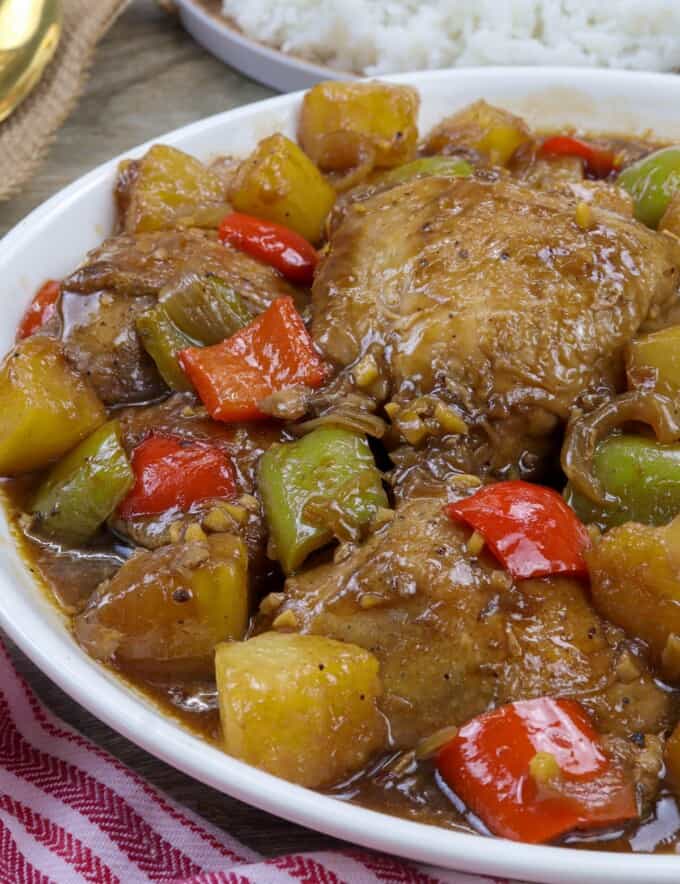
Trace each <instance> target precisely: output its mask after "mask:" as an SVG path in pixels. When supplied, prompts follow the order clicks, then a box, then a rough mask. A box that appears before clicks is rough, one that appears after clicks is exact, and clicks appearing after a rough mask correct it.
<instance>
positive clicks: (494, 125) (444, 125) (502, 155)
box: [425, 100, 531, 166]
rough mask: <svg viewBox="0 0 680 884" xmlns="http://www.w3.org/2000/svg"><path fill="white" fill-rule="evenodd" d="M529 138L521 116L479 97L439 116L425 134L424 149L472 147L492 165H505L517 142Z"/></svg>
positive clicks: (445, 150)
mask: <svg viewBox="0 0 680 884" xmlns="http://www.w3.org/2000/svg"><path fill="white" fill-rule="evenodd" d="M530 139H531V135H530V132H529V128H528V127H527V124H526V123H525V122H524V120H522V119H521V118H520V117H516V116H515V115H514V114H511V113H509V112H508V111H505V110H502V109H501V108H499V107H494V106H493V105H491V104H487V103H486V101H482V100H480V101H475V102H474V104H471V105H469V106H468V107H465V108H463V110H461V111H459V112H458V113H457V114H453V115H452V116H450V117H446V119H444V120H442V121H441V123H439V125H437V126H436V127H435V128H434V129H433V130H432V132H430V134H429V135H428V137H427V141H426V142H425V152H426V153H428V154H438V153H453V152H454V151H456V150H473V151H475V152H476V153H478V154H481V156H482V157H484V158H486V159H487V160H488V161H489V162H490V163H491V164H492V165H495V166H505V165H507V164H508V162H509V161H510V158H511V156H512V155H513V154H514V152H515V151H516V150H517V148H518V147H519V146H520V144H524V143H525V142H526V141H529V140H530Z"/></svg>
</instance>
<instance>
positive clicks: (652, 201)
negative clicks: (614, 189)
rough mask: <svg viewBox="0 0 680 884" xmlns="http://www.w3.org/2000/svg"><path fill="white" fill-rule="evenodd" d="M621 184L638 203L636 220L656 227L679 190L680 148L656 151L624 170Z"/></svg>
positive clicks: (620, 178)
mask: <svg viewBox="0 0 680 884" xmlns="http://www.w3.org/2000/svg"><path fill="white" fill-rule="evenodd" d="M618 181H619V184H620V185H621V186H622V187H625V188H626V190H627V191H628V192H629V193H630V194H631V196H632V197H633V200H634V202H635V217H636V218H637V219H638V220H639V221H642V223H643V224H646V225H647V226H648V227H657V225H658V224H659V221H660V220H661V218H662V216H663V213H664V212H665V211H666V209H667V208H668V204H669V203H670V201H671V198H672V197H673V194H674V193H676V191H678V190H680V148H679V147H666V148H664V149H663V150H657V151H655V152H654V153H652V154H650V155H649V156H647V157H644V158H643V159H641V160H638V161H637V163H633V165H631V166H629V167H628V168H627V169H624V170H623V171H622V172H621V174H620V175H619V179H618Z"/></svg>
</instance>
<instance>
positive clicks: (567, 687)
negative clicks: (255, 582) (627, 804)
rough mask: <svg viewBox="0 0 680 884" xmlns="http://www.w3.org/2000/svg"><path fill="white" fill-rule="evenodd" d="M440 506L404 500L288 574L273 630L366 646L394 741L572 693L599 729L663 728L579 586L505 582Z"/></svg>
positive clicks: (624, 649)
mask: <svg viewBox="0 0 680 884" xmlns="http://www.w3.org/2000/svg"><path fill="white" fill-rule="evenodd" d="M444 502H445V500H443V499H442V498H441V497H439V498H421V499H413V500H411V501H409V502H407V503H404V504H402V505H401V506H400V507H399V508H398V509H397V511H396V513H395V516H394V519H393V520H392V521H390V522H389V523H388V524H387V525H385V526H384V527H383V528H381V529H380V530H378V531H377V532H376V533H375V534H374V535H373V536H372V537H371V538H370V539H369V540H368V541H367V542H366V543H365V544H364V545H363V546H361V547H358V548H355V549H351V548H350V549H347V550H344V551H343V552H342V553H340V554H336V561H335V562H334V563H329V564H322V565H320V566H318V567H316V568H312V569H309V570H307V571H305V572H304V573H302V574H299V575H296V576H295V577H291V578H289V579H288V581H287V582H286V600H285V602H284V603H283V605H282V607H280V608H278V609H276V610H275V613H274V621H273V622H274V626H275V627H276V626H277V624H278V625H279V626H280V628H282V629H285V628H291V627H292V625H293V624H296V629H298V630H299V631H301V632H303V633H312V634H320V635H327V636H330V637H331V638H336V639H340V640H342V641H346V642H351V643H352V644H356V645H359V646H361V647H364V648H366V649H367V650H370V651H371V652H372V653H373V654H375V656H376V657H377V658H378V660H379V661H380V670H381V674H382V679H383V685H384V690H385V697H384V699H383V703H382V708H383V711H384V712H385V714H386V715H387V717H388V720H389V722H390V728H391V733H392V736H393V738H394V741H395V744H396V745H397V746H410V745H413V744H414V742H415V741H417V740H418V739H419V738H421V737H425V736H427V735H428V734H431V733H433V732H434V731H436V730H438V729H439V728H443V727H445V726H447V725H451V724H463V723H464V722H465V721H467V720H469V719H470V718H472V717H473V716H475V715H477V714H479V713H480V712H483V711H484V710H485V709H487V708H491V707H495V706H498V705H501V704H503V703H509V702H513V701H516V700H522V699H528V698H531V697H541V696H553V697H569V698H572V699H577V700H579V701H580V702H581V703H582V704H583V705H584V707H585V708H586V709H587V710H588V711H589V712H590V713H591V714H592V715H593V718H594V721H595V723H596V726H597V727H598V729H599V730H601V731H602V732H603V733H607V734H611V735H615V736H621V737H626V738H630V737H631V736H632V735H633V734H635V733H638V732H642V733H659V732H662V731H663V729H664V728H665V727H666V726H667V724H668V721H669V715H670V706H669V701H668V697H667V695H666V694H664V692H663V691H661V690H660V689H659V688H658V687H657V686H656V685H655V683H654V680H653V677H652V674H651V673H650V670H649V666H648V663H647V659H646V656H645V654H644V651H643V650H642V648H641V647H639V646H637V645H636V644H635V643H634V642H631V641H629V640H628V639H627V638H626V635H625V633H624V632H623V631H622V630H621V629H618V628H616V627H613V626H611V625H610V624H609V623H607V622H606V621H605V620H602V619H601V618H600V617H599V616H598V615H597V614H596V613H595V611H594V610H593V608H592V606H591V604H590V602H589V600H588V598H587V595H586V586H585V585H584V583H583V582H582V581H577V580H572V579H567V578H561V577H553V578H548V579H543V580H538V579H534V580H523V581H520V582H514V583H513V581H512V580H511V579H510V578H509V575H508V574H507V572H505V571H503V570H502V569H501V568H500V566H499V564H498V562H497V561H496V560H495V559H494V558H493V557H491V556H490V555H489V554H488V553H485V552H482V554H481V555H479V556H475V555H472V553H471V552H470V549H469V548H468V546H467V544H468V540H469V536H470V531H469V530H468V529H466V528H463V527H461V526H459V525H456V524H454V523H453V522H452V521H451V520H450V519H449V518H448V517H447V516H446V515H445V514H444V513H443V511H442V507H443V503H444ZM265 607H267V605H265Z"/></svg>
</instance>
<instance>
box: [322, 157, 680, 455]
mask: <svg viewBox="0 0 680 884" xmlns="http://www.w3.org/2000/svg"><path fill="white" fill-rule="evenodd" d="M577 205H578V204H577V202H576V201H575V200H574V199H573V198H569V197H567V196H566V195H560V194H556V193H541V192H538V191H536V190H533V189H531V188H529V187H527V186H526V185H524V184H522V183H521V182H514V181H511V180H509V179H508V178H507V177H498V176H486V177H484V176H483V175H482V174H481V173H480V174H478V176H477V177H476V178H468V179H462V178H460V179H451V178H442V177H429V178H421V179H419V180H416V181H413V182H409V183H406V184H402V185H399V186H397V187H394V188H391V189H389V190H386V191H382V192H379V193H376V194H374V195H372V196H370V197H368V198H367V199H365V200H362V201H360V202H357V203H356V204H354V205H350V206H349V208H348V209H347V212H346V214H345V215H344V217H343V218H342V220H341V222H340V224H339V225H338V226H337V228H336V229H335V231H334V233H333V235H332V237H331V240H330V246H329V249H328V252H327V254H326V256H325V258H324V260H323V262H322V264H321V266H320V269H319V271H318V273H317V277H316V280H315V283H314V288H313V324H312V331H313V336H314V338H315V340H316V342H317V344H318V345H319V347H320V348H321V350H322V352H323V353H324V354H325V355H326V356H327V357H328V358H329V359H330V360H331V361H332V362H333V363H335V365H336V366H338V367H340V368H346V367H348V366H353V367H356V365H357V363H360V362H361V359H362V357H364V356H365V355H366V354H367V353H370V354H373V355H374V357H375V361H376V363H377V365H378V367H379V370H380V372H381V375H382V380H386V384H384V385H383V391H382V392H383V396H384V397H385V396H386V397H388V398H391V399H392V401H393V402H394V403H395V404H396V406H401V407H404V406H408V405H409V404H410V403H413V402H415V401H418V399H419V398H422V397H423V396H426V395H429V394H431V395H432V396H434V397H436V398H437V399H438V400H443V401H444V402H445V403H447V405H449V406H451V407H453V408H454V409H455V410H456V411H457V413H458V414H459V415H460V417H461V418H462V420H463V421H464V423H465V426H466V427H467V429H468V430H469V434H468V436H469V438H468V439H467V440H466V441H465V443H464V444H468V445H472V447H475V448H479V447H480V445H481V448H482V449H483V451H484V458H485V459H486V460H488V461H489V462H490V463H491V466H492V467H493V469H494V470H496V472H500V471H502V470H503V468H504V467H507V466H508V465H509V464H512V463H516V462H517V460H518V459H519V458H520V457H521V454H522V452H523V451H526V450H527V449H529V450H530V449H531V448H532V441H531V440H532V439H534V440H535V439H541V438H542V437H545V436H546V435H549V434H550V433H551V432H553V431H554V430H555V428H556V427H558V426H559V425H560V424H561V423H562V422H563V421H564V420H566V419H567V418H568V416H569V414H570V411H571V409H572V408H573V407H574V405H575V404H579V405H581V406H582V404H583V401H584V399H587V397H588V396H593V395H603V394H604V395H607V394H608V393H611V392H613V391H615V390H618V389H620V388H621V386H622V384H623V376H622V355H621V354H622V350H623V347H624V346H625V344H626V343H627V342H628V341H629V340H630V339H631V338H632V337H633V335H634V334H635V333H636V332H637V330H638V329H639V328H640V326H641V325H642V324H643V322H644V321H645V320H646V319H647V317H654V316H657V315H659V314H661V313H663V312H664V311H666V310H668V309H670V308H671V307H672V305H673V304H674V302H675V301H676V300H677V292H678V279H679V277H680V273H679V271H678V266H679V265H680V247H679V246H678V244H677V243H676V242H675V241H673V240H672V238H671V237H665V236H659V235H658V234H655V233H654V232H653V231H651V230H648V229H647V228H645V227H644V226H643V225H641V224H639V223H637V222H635V221H633V220H631V219H629V218H626V217H624V216H623V215H621V214H619V213H616V212H612V211H609V210H607V209H605V208H602V207H600V206H596V205H594V204H588V205H585V206H584V207H583V208H582V209H581V211H580V212H577V211H576V207H577ZM482 440H483V441H485V442H486V443H487V445H483V444H482ZM408 441H412V440H411V439H408ZM489 444H490V448H491V453H490V454H489V452H488V451H487V448H488V447H489ZM466 465H467V466H469V464H466Z"/></svg>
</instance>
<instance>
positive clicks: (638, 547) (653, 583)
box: [585, 517, 680, 679]
mask: <svg viewBox="0 0 680 884" xmlns="http://www.w3.org/2000/svg"><path fill="white" fill-rule="evenodd" d="M585 555H586V561H587V563H588V569H589V571H590V580H591V593H592V599H593V604H594V605H595V608H596V609H597V610H598V611H599V613H600V614H602V616H603V617H605V618H606V619H607V620H611V621H612V623H615V624H616V625H617V626H620V627H622V628H623V629H625V631H626V632H627V633H628V634H629V635H632V636H637V637H639V638H642V639H644V640H645V641H646V642H648V644H649V646H650V648H651V650H652V653H653V654H654V656H655V657H656V659H657V661H658V662H659V663H660V664H661V667H662V670H665V669H666V668H667V664H669V663H670V662H671V661H670V660H669V659H668V658H669V654H668V651H666V648H667V645H669V642H672V641H673V640H674V639H673V635H674V634H675V635H680V517H677V518H676V519H674V520H673V521H672V522H671V523H670V524H669V525H666V526H664V527H662V528H655V527H651V526H649V525H639V524H637V523H635V522H627V523H626V524H625V525H621V526H620V527H618V528H612V529H611V530H610V531H608V532H607V533H606V534H605V535H604V536H603V537H602V538H601V540H599V541H598V542H597V543H596V544H595V545H594V546H593V547H592V549H590V550H589V551H588V552H587V553H586V554H585ZM665 651H666V653H664V652H665ZM673 668H674V669H677V667H673ZM666 674H667V676H668V677H669V678H674V679H676V678H677V673H676V672H673V671H668V672H667V673H666Z"/></svg>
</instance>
